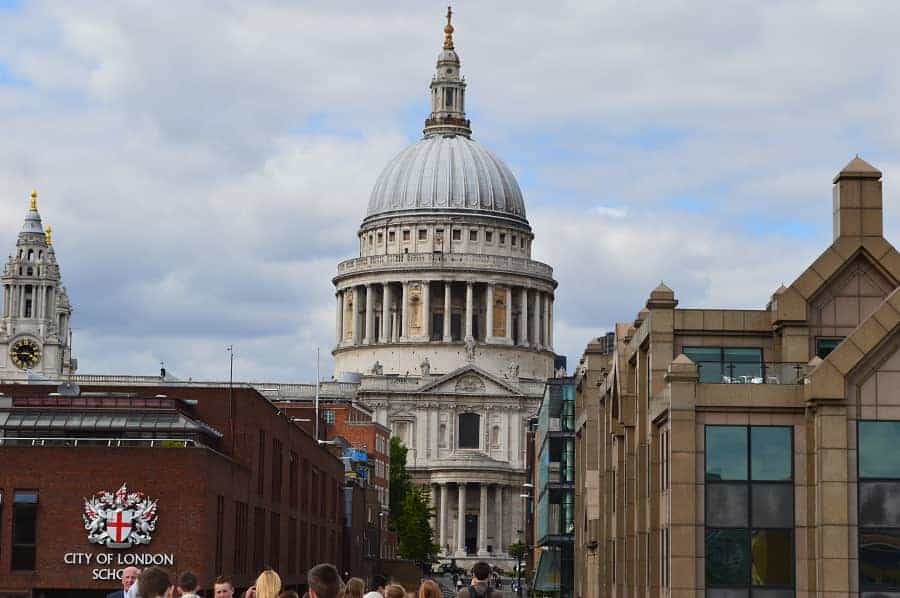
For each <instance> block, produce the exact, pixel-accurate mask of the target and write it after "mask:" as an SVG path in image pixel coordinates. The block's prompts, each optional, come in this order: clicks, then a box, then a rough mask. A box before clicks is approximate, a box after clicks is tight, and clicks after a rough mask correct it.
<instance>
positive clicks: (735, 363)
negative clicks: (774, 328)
mask: <svg viewBox="0 0 900 598" xmlns="http://www.w3.org/2000/svg"><path fill="white" fill-rule="evenodd" d="M681 351H682V353H684V354H685V355H686V356H688V357H690V359H691V361H693V362H694V363H696V364H697V367H698V368H699V373H700V382H703V383H731V382H762V377H763V363H762V361H763V359H762V357H763V353H762V349H761V348H759V347H682V349H681Z"/></svg>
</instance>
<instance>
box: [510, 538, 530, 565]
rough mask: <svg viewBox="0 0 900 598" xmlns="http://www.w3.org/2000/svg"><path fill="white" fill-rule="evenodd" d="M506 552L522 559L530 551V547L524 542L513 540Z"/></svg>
mask: <svg viewBox="0 0 900 598" xmlns="http://www.w3.org/2000/svg"><path fill="white" fill-rule="evenodd" d="M506 552H508V553H509V556H511V557H513V558H514V559H518V560H520V561H521V560H522V559H523V558H524V557H525V554H526V553H527V552H528V547H527V546H525V544H523V543H522V542H513V543H512V544H510V545H509V546H508V547H507V549H506Z"/></svg>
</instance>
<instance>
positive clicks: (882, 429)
mask: <svg viewBox="0 0 900 598" xmlns="http://www.w3.org/2000/svg"><path fill="white" fill-rule="evenodd" d="M858 436H859V477H860V478H887V479H900V451H898V450H897V441H898V439H900V421H861V422H859V429H858Z"/></svg>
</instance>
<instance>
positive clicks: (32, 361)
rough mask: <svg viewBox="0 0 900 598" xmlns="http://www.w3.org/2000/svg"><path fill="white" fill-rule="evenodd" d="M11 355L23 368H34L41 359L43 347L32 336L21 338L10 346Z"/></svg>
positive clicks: (14, 361)
mask: <svg viewBox="0 0 900 598" xmlns="http://www.w3.org/2000/svg"><path fill="white" fill-rule="evenodd" d="M9 357H10V358H11V359H12V362H13V363H14V364H15V366H16V367H17V368H19V369H21V370H27V369H28V368H33V367H34V366H36V365H37V364H38V362H40V360H41V347H40V346H39V345H38V344H37V343H36V342H35V341H33V340H31V339H30V338H20V339H19V340H17V341H16V342H14V343H13V344H12V346H11V347H10V348H9Z"/></svg>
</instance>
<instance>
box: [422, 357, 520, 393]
mask: <svg viewBox="0 0 900 598" xmlns="http://www.w3.org/2000/svg"><path fill="white" fill-rule="evenodd" d="M419 392H421V393H432V394H471V395H510V394H513V395H521V394H522V393H521V392H520V391H519V389H518V388H517V387H516V386H515V385H514V384H513V383H512V382H510V381H509V380H505V379H503V378H500V377H498V376H495V375H493V374H489V373H488V372H486V371H484V370H482V369H481V368H479V367H477V366H474V365H471V364H470V365H466V366H463V367H461V368H459V369H457V370H454V371H452V372H450V373H448V374H445V375H444V376H441V377H440V378H438V379H437V380H434V381H433V382H431V383H430V384H427V385H425V386H423V387H422V388H421V389H419Z"/></svg>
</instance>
